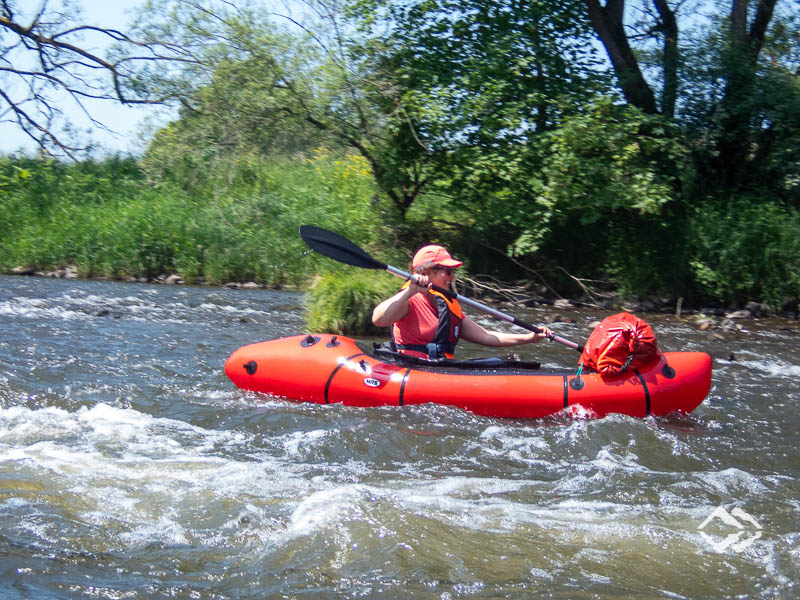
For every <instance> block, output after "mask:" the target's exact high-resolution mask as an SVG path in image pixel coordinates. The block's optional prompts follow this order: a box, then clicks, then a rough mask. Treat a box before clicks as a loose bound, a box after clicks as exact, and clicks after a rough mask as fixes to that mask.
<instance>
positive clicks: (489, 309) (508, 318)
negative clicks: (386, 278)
mask: <svg viewBox="0 0 800 600" xmlns="http://www.w3.org/2000/svg"><path fill="white" fill-rule="evenodd" d="M386 272H387V273H391V274H392V275H397V276H398V277H402V278H403V279H412V280H414V281H415V282H416V281H417V278H416V276H414V275H411V274H410V273H406V272H405V271H403V270H401V269H398V268H397V267H393V266H391V265H386ZM432 287H433V289H435V290H436V291H437V292H439V293H441V294H444V295H445V296H449V297H453V298H455V299H456V300H458V301H459V302H460V303H462V304H466V305H467V306H471V307H473V308H477V309H478V310H482V311H483V312H485V313H488V314H490V315H492V316H493V317H495V318H497V319H501V320H503V321H507V322H509V323H512V324H514V325H516V326H517V327H522V328H523V329H527V330H528V331H533V332H534V333H542V330H541V329H540V328H539V327H536V325H531V324H530V323H526V322H525V321H521V320H520V319H517V318H516V317H513V316H511V315H509V314H506V313H504V312H503V311H500V310H497V309H496V308H492V307H491V306H486V305H485V304H483V303H482V302H478V301H477V300H473V299H472V298H466V297H465V296H462V295H461V294H454V293H453V292H451V291H450V290H446V289H445V288H442V287H439V286H438V285H434V286H432ZM550 340H551V341H553V342H558V343H559V344H564V345H565V346H567V347H568V348H572V349H573V350H577V351H578V352H583V346H580V345H578V344H576V343H575V342H571V341H570V340H568V339H565V338H562V337H559V336H557V335H554V336H553V337H552V338H550Z"/></svg>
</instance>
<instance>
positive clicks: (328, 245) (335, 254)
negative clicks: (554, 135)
mask: <svg viewBox="0 0 800 600" xmlns="http://www.w3.org/2000/svg"><path fill="white" fill-rule="evenodd" d="M300 237H302V238H303V241H305V243H306V244H308V246H309V248H311V249H312V250H314V251H316V252H319V253H320V254H322V255H323V256H327V257H328V258H332V259H333V260H337V261H339V262H341V263H344V264H346V265H352V266H354V267H359V268H362V269H375V270H382V271H386V272H388V273H391V274H392V275H397V276H398V277H402V278H403V279H411V280H413V281H414V282H416V281H417V278H416V276H414V275H411V274H409V273H406V272H405V271H402V270H400V269H398V268H397V267H393V266H391V265H387V264H386V263H382V262H380V261H379V260H375V259H374V258H373V257H371V256H370V255H369V254H367V253H366V252H364V250H363V249H362V248H359V247H358V246H356V245H355V244H354V243H353V242H351V241H350V240H348V239H347V238H345V237H342V236H341V235H339V234H338V233H334V232H332V231H328V230H327V229H322V228H321V227H316V226H314V225H301V226H300ZM433 288H434V289H435V290H436V291H437V292H440V293H442V294H444V295H445V296H448V297H449V298H455V299H456V300H458V301H459V302H462V303H464V304H466V305H468V306H472V307H473V308H477V309H478V310H482V311H483V312H485V313H488V314H490V315H492V316H493V317H496V318H498V319H502V320H503V321H508V322H509V323H512V324H514V325H516V326H517V327H522V328H523V329H527V330H528V331H533V332H534V333H542V330H541V329H539V328H538V327H536V326H535V325H531V324H530V323H526V322H525V321H520V320H519V319H517V318H516V317H512V316H511V315H507V314H506V313H504V312H501V311H499V310H497V309H494V308H491V307H489V306H486V305H485V304H481V303H480V302H478V301H477V300H472V299H471V298H465V297H464V296H461V295H460V294H454V293H453V292H451V291H450V290H446V289H444V288H441V287H439V286H433ZM548 339H550V340H551V341H554V342H558V343H559V344H564V345H565V346H567V347H568V348H572V349H573V350H577V351H578V352H583V346H579V345H578V344H576V343H575V342H571V341H569V340H567V339H564V338H562V337H559V336H557V335H554V336H553V337H551V338H548Z"/></svg>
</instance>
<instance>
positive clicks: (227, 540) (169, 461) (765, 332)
mask: <svg viewBox="0 0 800 600" xmlns="http://www.w3.org/2000/svg"><path fill="white" fill-rule="evenodd" d="M468 312H469V311H468ZM548 312H552V311H544V310H537V309H526V310H525V311H522V312H519V313H515V314H518V315H519V316H520V318H524V319H525V320H526V321H529V322H534V323H536V322H541V321H542V320H543V319H544V318H545V316H546V314H547V313H548ZM569 316H570V317H571V318H572V319H574V321H575V322H574V323H556V324H554V325H552V328H553V329H554V330H555V331H556V333H557V334H558V335H561V336H563V337H566V338H568V339H572V340H575V341H583V340H585V339H586V338H587V337H588V335H589V333H590V331H591V329H590V325H589V324H590V323H591V322H593V321H595V320H597V319H600V318H602V317H604V316H607V313H602V312H599V311H591V310H587V309H581V310H575V311H571V312H570V313H569ZM641 316H643V317H644V318H645V319H646V320H647V321H648V322H649V323H651V324H652V325H653V327H654V329H655V331H656V334H657V335H658V339H659V343H660V345H661V347H662V350H668V351H676V350H703V351H707V352H710V353H711V354H712V355H713V356H714V357H715V360H714V374H713V380H712V388H711V392H710V394H709V396H708V398H707V399H706V401H705V402H704V403H703V404H702V405H701V406H700V407H699V408H698V409H697V410H696V411H695V412H693V413H692V414H690V415H670V416H668V417H664V418H647V419H635V418H630V417H625V416H611V417H607V418H604V419H597V420H588V419H570V418H567V417H565V416H555V417H552V418H548V419H544V420H539V421H505V420H499V419H490V418H481V417H476V416H474V415H471V414H469V413H466V412H463V411H461V410H457V409H453V408H445V407H441V406H433V405H425V406H409V407H389V408H380V409H364V408H348V407H342V406H339V405H330V406H320V405H309V404H298V403H293V402H289V401H286V400H280V399H271V398H268V397H263V396H259V395H257V394H253V393H247V392H242V391H240V390H237V389H236V388H235V387H234V386H233V385H232V384H231V383H230V381H229V380H228V379H227V378H226V376H225V374H224V372H223V365H224V362H225V360H226V358H227V357H228V356H229V355H230V353H231V352H232V351H233V350H235V349H236V348H237V347H239V346H241V345H243V344H247V343H252V342H256V341H260V340H264V339H270V338H275V337H280V336H285V335H294V334H297V333H304V331H303V321H302V296H301V295H299V294H297V293H292V292H278V291H266V290H227V289H220V288H209V287H190V286H165V285H162V286H157V285H145V284H127V283H113V282H103V281H74V280H71V281H68V280H58V279H42V278H36V279H34V278H24V277H0V597H2V598H26V599H27V598H53V599H55V598H59V599H60V598H187V599H188V598H200V599H212V598H213V599H224V598H236V599H249V598H253V599H272V598H274V599H278V598H298V599H300V598H302V599H322V598H390V599H391V598H396V599H407V598H419V599H439V600H450V599H455V598H469V599H488V598H492V599H494V598H513V599H517V598H519V599H521V598H531V597H540V596H546V597H551V598H664V597H666V598H745V597H747V598H750V597H752V598H787V599H788V598H796V597H798V596H800V589H798V582H799V581H800V503H799V501H798V499H800V452H799V451H798V443H797V432H798V430H799V429H800V417H799V416H798V413H799V412H800V411H798V409H797V407H798V404H799V403H800V391H798V386H797V380H798V377H800V360H799V359H798V357H797V348H798V340H799V339H800V327H798V325H797V323H796V322H791V321H786V320H778V319H758V320H755V319H747V320H743V321H741V322H740V323H741V329H740V330H736V331H732V332H725V331H723V330H720V329H712V330H708V331H700V330H699V328H697V327H696V326H695V325H693V324H692V323H691V322H690V321H689V320H688V319H683V320H681V319H677V318H676V317H674V316H670V315H641ZM473 317H475V318H476V319H478V320H479V321H480V322H482V323H485V324H491V325H492V326H494V327H496V328H505V327H506V325H505V324H504V323H492V322H491V321H490V320H489V319H488V318H484V317H481V316H479V315H473ZM509 327H510V326H509ZM465 349H466V344H465ZM466 350H467V351H466V352H462V353H461V356H470V355H476V356H477V355H485V353H482V349H480V350H478V349H466ZM518 354H519V355H521V357H522V358H524V359H530V360H539V361H541V362H542V363H543V365H544V366H548V365H552V366H572V365H576V363H577V356H576V355H575V354H574V353H573V352H570V351H569V350H567V349H565V348H564V347H563V346H560V345H557V344H547V343H540V344H537V345H534V346H527V347H525V348H524V350H520V351H519V352H518ZM731 355H733V360H728V358H730V357H731ZM576 366H577V365H576Z"/></svg>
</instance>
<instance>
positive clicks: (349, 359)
mask: <svg viewBox="0 0 800 600" xmlns="http://www.w3.org/2000/svg"><path fill="white" fill-rule="evenodd" d="M358 356H366V354H364V353H363V352H359V353H358V354H353V356H348V357H347V358H345V359H344V360H343V361H342V362H340V363H339V364H338V365H336V368H335V369H333V371H331V374H330V375H329V376H328V381H326V382H325V404H330V401H329V400H328V391H329V390H330V387H331V382H332V381H333V377H334V375H336V373H338V372H339V369H341V368H342V367H343V366H344V365H345V364H346V363H348V362H350V361H351V360H353V359H354V358H356V357H358Z"/></svg>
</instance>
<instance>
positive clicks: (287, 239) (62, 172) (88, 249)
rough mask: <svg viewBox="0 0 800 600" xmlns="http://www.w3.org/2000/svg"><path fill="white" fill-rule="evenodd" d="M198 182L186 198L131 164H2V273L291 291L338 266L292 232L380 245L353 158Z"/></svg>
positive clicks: (225, 171) (218, 167)
mask: <svg viewBox="0 0 800 600" xmlns="http://www.w3.org/2000/svg"><path fill="white" fill-rule="evenodd" d="M204 181H205V183H204V186H202V187H199V188H197V189H194V190H193V193H192V195H189V194H187V192H186V191H185V190H184V189H182V188H181V186H180V185H179V183H178V182H173V181H169V180H162V181H160V182H159V183H157V184H152V183H150V182H148V180H147V179H146V178H145V175H144V174H143V172H142V171H141V170H140V169H139V168H138V167H137V165H136V162H135V161H133V160H121V159H111V160H109V161H105V162H103V163H92V162H88V163H79V164H71V165H65V164H60V163H54V162H49V161H33V160H23V161H11V160H9V159H5V160H0V186H2V187H1V189H2V196H0V215H1V216H0V268H2V270H4V271H8V270H10V269H12V268H13V267H15V266H18V265H24V266H29V267H34V268H38V269H46V268H53V267H57V266H63V265H65V264H75V265H76V266H77V267H78V270H79V273H80V274H81V275H83V276H86V277H94V276H106V277H117V278H118V277H125V276H131V277H137V278H139V277H144V278H153V277H156V276H158V275H162V274H168V273H178V274H179V275H181V276H182V277H183V278H184V279H186V280H188V281H195V280H198V279H200V278H202V279H204V280H206V281H208V282H209V283H222V282H224V281H230V280H233V281H245V280H246V281H256V282H258V283H262V284H266V285H283V284H292V285H297V284H302V283H303V282H304V281H305V279H306V278H307V277H308V276H309V274H313V273H316V272H318V271H319V270H321V269H322V270H325V269H336V268H340V267H339V266H338V265H336V264H335V263H333V261H330V260H328V259H323V258H321V257H319V256H316V255H313V254H312V255H308V254H307V253H306V250H307V248H306V247H305V245H304V244H303V242H302V240H301V239H300V237H299V235H298V233H297V228H298V226H299V225H301V224H303V223H314V224H318V225H321V226H324V227H328V228H330V229H335V230H336V231H339V232H340V233H342V234H344V235H347V236H348V237H350V238H352V239H354V240H356V241H357V242H359V243H361V244H370V243H372V242H373V241H374V240H375V239H376V237H377V235H378V234H377V231H378V221H377V219H375V218H374V217H375V214H376V213H377V212H379V210H380V206H379V205H378V206H374V190H373V187H372V180H371V178H370V177H369V175H368V174H366V173H365V169H363V165H362V159H360V158H358V157H355V156H343V157H342V156H340V157H334V156H331V155H329V154H328V153H327V152H325V151H319V152H317V154H316V155H315V156H314V157H312V158H309V159H302V160H294V161H290V160H281V161H271V162H267V161H266V160H264V159H257V158H254V157H245V158H244V159H242V160H240V161H233V162H231V161H219V162H216V163H211V164H210V165H209V168H208V169H207V170H206V171H205V172H204ZM93 182H94V184H96V185H93Z"/></svg>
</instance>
